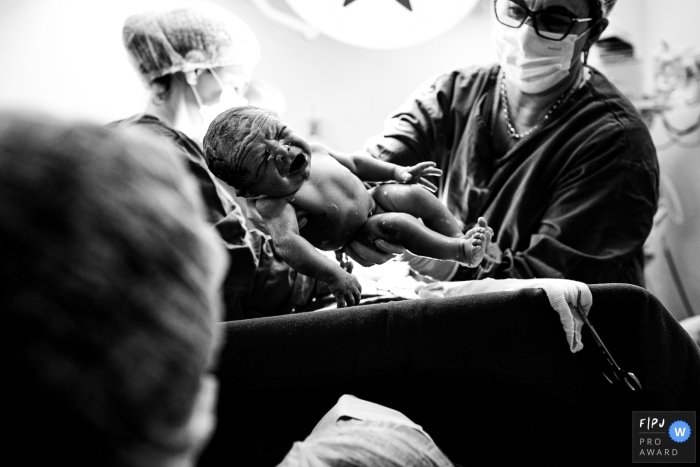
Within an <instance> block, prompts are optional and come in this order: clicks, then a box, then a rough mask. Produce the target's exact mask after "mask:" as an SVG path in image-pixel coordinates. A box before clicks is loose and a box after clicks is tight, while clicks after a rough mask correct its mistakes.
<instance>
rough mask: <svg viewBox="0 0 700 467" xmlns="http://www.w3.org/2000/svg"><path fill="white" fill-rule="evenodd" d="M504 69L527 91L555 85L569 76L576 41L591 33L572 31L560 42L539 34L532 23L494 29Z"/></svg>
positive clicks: (522, 89)
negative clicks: (577, 33)
mask: <svg viewBox="0 0 700 467" xmlns="http://www.w3.org/2000/svg"><path fill="white" fill-rule="evenodd" d="M493 33H494V39H495V40H496V48H497V51H498V58H499V60H500V63H501V68H503V70H504V71H505V74H506V79H507V80H508V81H509V82H511V83H512V84H513V85H514V86H515V87H516V88H518V89H519V90H521V91H522V92H524V93H528V94H536V93H540V92H543V91H546V90H548V89H551V88H552V87H554V86H555V85H556V84H557V83H560V82H561V80H563V79H564V78H566V77H567V76H568V75H569V68H571V61H572V59H573V56H574V49H575V47H576V41H577V40H578V39H580V38H581V37H584V36H585V35H586V34H588V31H586V32H585V33H583V34H581V35H580V36H579V35H576V34H569V35H568V36H566V37H565V38H564V40H561V41H551V40H548V39H545V38H543V37H540V36H538V35H537V33H536V32H535V29H534V28H533V27H532V26H529V25H527V24H523V25H522V26H521V27H519V28H509V27H507V26H503V25H500V24H497V25H496V26H495V28H494V30H493Z"/></svg>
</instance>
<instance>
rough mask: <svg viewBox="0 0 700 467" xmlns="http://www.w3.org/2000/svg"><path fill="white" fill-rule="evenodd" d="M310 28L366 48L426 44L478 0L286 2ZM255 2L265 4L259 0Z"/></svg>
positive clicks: (453, 23) (470, 8) (311, 0)
mask: <svg viewBox="0 0 700 467" xmlns="http://www.w3.org/2000/svg"><path fill="white" fill-rule="evenodd" d="M286 1H287V3H288V4H289V6H290V8H291V9H292V10H293V11H294V13H296V14H297V15H298V16H299V17H300V18H301V19H302V20H303V22H304V23H307V24H308V25H309V26H310V27H311V28H312V29H315V30H318V31H320V32H321V33H322V34H324V35H326V36H328V37H331V38H333V39H335V40H337V41H339V42H343V43H345V44H350V45H354V46H357V47H364V48H369V49H398V48H403V47H409V46H413V45H417V44H420V43H423V42H426V41H429V40H431V39H433V38H435V37H437V36H439V35H441V34H443V33H445V32H447V31H448V30H449V29H450V28H452V27H453V26H455V25H456V24H457V23H459V22H460V21H461V20H462V19H463V18H464V17H465V16H466V15H467V14H469V13H470V12H471V11H472V10H473V9H474V7H475V6H476V5H477V4H478V2H479V0H286ZM256 3H264V2H261V1H260V0H258V1H257V2H256Z"/></svg>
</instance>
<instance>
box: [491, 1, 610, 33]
mask: <svg viewBox="0 0 700 467" xmlns="http://www.w3.org/2000/svg"><path fill="white" fill-rule="evenodd" d="M498 1H499V0H493V12H494V14H495V15H496V21H498V22H499V23H500V24H502V25H503V26H506V27H508V28H513V29H518V28H520V27H521V26H522V25H523V24H525V21H527V19H528V18H531V19H532V26H533V27H534V29H535V33H537V35H538V36H540V37H541V38H543V39H547V40H550V41H554V42H561V41H563V40H564V39H566V36H568V35H569V34H571V31H572V30H573V29H574V28H575V27H576V25H577V24H578V23H586V22H588V21H593V20H594V19H595V18H579V17H578V16H576V14H575V13H571V12H569V13H570V14H568V15H567V14H564V13H563V12H562V13H560V14H562V15H563V16H568V17H569V18H570V19H571V25H570V26H569V29H568V30H567V31H566V33H565V34H564V35H563V36H561V38H560V39H553V38H551V37H546V36H543V35H542V34H541V33H540V28H539V26H538V25H537V16H539V15H540V14H542V13H545V12H546V11H547V9H546V8H545V9H544V10H537V11H532V10H531V9H529V8H528V7H527V6H525V5H524V4H523V3H522V0H517V1H514V0H503V1H511V2H513V3H515V4H516V5H518V6H520V7H521V8H523V9H524V10H525V18H523V21H522V22H521V23H520V24H519V25H517V26H511V25H509V24H505V23H504V22H503V21H501V20H500V19H499V18H498V11H497V9H496V3H498ZM596 24H598V21H596V22H595V23H593V24H592V25H591V28H593V27H594V26H595V25H596Z"/></svg>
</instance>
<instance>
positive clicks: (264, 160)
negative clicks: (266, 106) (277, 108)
mask: <svg viewBox="0 0 700 467" xmlns="http://www.w3.org/2000/svg"><path fill="white" fill-rule="evenodd" d="M256 143H257V145H256V146H257V147H256V148H255V151H256V152H261V153H262V154H261V157H260V159H259V160H260V165H259V166H258V168H257V174H256V182H255V186H254V187H253V188H252V189H251V191H252V192H255V193H254V194H255V195H264V196H273V197H278V196H286V195H288V194H291V193H294V192H295V191H297V190H298V189H299V188H301V185H302V184H303V183H304V182H305V181H306V180H307V179H308V178H309V176H310V175H311V147H310V146H309V144H308V143H307V142H306V141H305V140H304V139H303V138H301V137H300V136H299V135H298V134H297V133H296V132H294V130H292V129H291V128H289V127H287V126H286V125H284V124H283V123H282V122H280V121H279V120H277V119H276V118H269V119H268V120H267V123H266V125H265V128H264V130H263V131H261V132H260V137H259V138H258V141H256Z"/></svg>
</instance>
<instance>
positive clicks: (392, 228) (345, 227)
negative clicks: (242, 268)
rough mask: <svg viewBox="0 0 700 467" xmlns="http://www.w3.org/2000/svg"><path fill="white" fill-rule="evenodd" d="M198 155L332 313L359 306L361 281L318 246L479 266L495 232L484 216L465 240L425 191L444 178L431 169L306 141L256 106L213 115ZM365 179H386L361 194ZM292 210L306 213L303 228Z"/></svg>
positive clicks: (428, 164) (451, 218)
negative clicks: (323, 289) (381, 248)
mask: <svg viewBox="0 0 700 467" xmlns="http://www.w3.org/2000/svg"><path fill="white" fill-rule="evenodd" d="M204 151H205V154H206V160H207V165H208V166H209V169H210V170H211V171H212V173H213V174H214V175H216V176H217V177H219V178H220V179H221V180H223V181H225V182H226V183H228V184H229V185H231V186H233V187H234V188H235V189H236V193H237V194H238V195H239V196H243V197H245V198H246V199H247V200H248V204H249V205H250V207H251V208H254V209H256V210H257V211H258V213H259V214H260V216H261V217H262V220H263V221H264V223H265V226H266V227H267V230H268V232H269V233H270V235H271V236H272V241H273V244H274V246H275V250H276V251H277V252H278V253H279V254H280V256H282V258H284V259H285V261H287V263H288V264H289V265H290V266H291V267H292V268H293V269H295V270H296V271H298V272H300V273H302V274H306V275H307V276H311V277H314V278H316V279H318V280H321V281H323V282H326V283H327V284H328V288H329V289H330V291H331V293H332V294H333V295H334V296H335V298H336V301H337V304H338V307H343V306H345V305H346V304H347V305H354V304H356V303H359V301H360V292H361V288H360V284H359V282H358V281H357V279H356V278H355V277H354V276H353V275H352V274H349V273H348V272H347V271H345V270H344V269H343V268H342V267H340V265H338V264H336V263H335V262H333V261H331V260H330V259H328V258H327V257H326V256H324V255H322V254H321V253H319V252H318V251H317V250H316V248H318V249H320V250H326V251H331V250H333V251H337V250H339V249H341V248H342V247H343V246H344V245H345V244H346V243H348V242H349V241H351V240H353V239H357V240H358V241H360V242H362V243H363V244H365V245H368V246H370V247H373V246H374V241H375V240H377V239H382V240H386V241H388V242H391V243H394V244H398V245H401V246H403V247H405V248H406V249H407V250H409V251H410V252H411V253H413V254H415V255H419V256H426V257H431V258H437V259H443V260H452V261H458V262H460V263H463V264H466V265H467V266H470V267H476V266H477V265H478V264H479V263H480V262H481V260H482V258H483V257H484V252H485V251H486V247H487V246H488V244H489V242H490V241H491V236H492V235H493V231H492V230H491V229H490V228H489V227H488V225H487V223H486V221H485V220H484V219H483V218H479V222H478V225H477V226H475V227H474V228H473V229H471V230H469V231H468V232H467V233H466V234H463V233H462V231H461V229H460V228H459V226H458V225H457V222H456V220H455V218H454V216H453V215H452V214H451V213H450V212H449V211H448V210H447V208H445V206H443V205H442V203H440V201H439V200H438V199H437V198H436V197H435V196H434V195H432V194H431V193H430V192H429V191H428V190H427V189H426V188H428V189H430V190H432V191H435V186H434V185H433V184H432V183H430V182H428V181H427V180H425V179H424V178H422V176H423V175H425V176H433V175H441V174H442V171H441V170H440V169H438V168H436V167H435V163H433V162H422V163H420V164H417V165H415V166H413V167H401V166H398V165H395V164H390V163H388V162H384V161H380V160H378V159H374V158H372V157H369V156H366V155H359V154H342V153H338V152H335V151H332V150H330V149H328V148H326V147H325V146H323V145H321V144H317V143H312V144H309V143H307V142H306V141H305V140H304V139H302V138H301V137H300V136H299V135H298V134H296V133H295V132H294V131H293V130H292V129H291V128H289V127H287V126H286V125H284V124H283V123H282V122H280V121H279V120H277V119H276V118H275V117H273V116H272V115H271V114H270V113H269V112H266V111H264V110H262V109H258V108H256V107H251V106H246V107H236V108H233V109H229V110H226V111H224V112H223V113H221V114H220V115H219V116H218V117H216V119H214V121H213V122H212V124H211V125H210V126H209V130H208V131H207V134H206V136H205V137H204ZM312 161H313V164H312ZM312 165H313V170H312ZM363 180H364V181H373V182H381V181H391V182H390V183H387V184H383V185H379V186H378V187H375V188H373V189H370V190H367V189H366V188H365V186H364V184H363V183H362V181H363ZM424 187H426V188H424ZM297 210H301V211H303V212H305V213H306V220H307V222H306V224H304V225H303V229H300V227H299V224H298V222H297V215H296V212H297ZM421 221H422V222H421Z"/></svg>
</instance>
